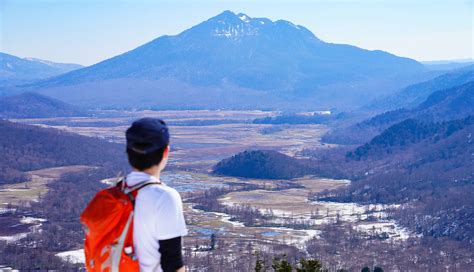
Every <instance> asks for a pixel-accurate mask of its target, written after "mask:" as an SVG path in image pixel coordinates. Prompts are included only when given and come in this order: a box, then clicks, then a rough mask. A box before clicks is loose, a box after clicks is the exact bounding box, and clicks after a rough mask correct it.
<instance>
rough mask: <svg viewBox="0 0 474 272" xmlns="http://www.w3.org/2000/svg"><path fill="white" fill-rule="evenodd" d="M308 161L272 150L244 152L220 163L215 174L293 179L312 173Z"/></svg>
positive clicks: (215, 169)
mask: <svg viewBox="0 0 474 272" xmlns="http://www.w3.org/2000/svg"><path fill="white" fill-rule="evenodd" d="M308 166H309V164H308V162H307V161H303V160H298V159H295V158H292V157H290V156H287V155H285V154H282V153H279V152H277V151H272V150H253V151H244V152H242V153H239V154H236V155H234V156H232V157H231V158H228V159H225V160H222V161H220V162H219V163H218V164H217V165H216V166H215V167H214V173H216V174H222V175H228V176H236V177H245V178H267V179H291V178H295V177H300V176H303V175H305V174H308V173H310V172H311V169H310V167H308Z"/></svg>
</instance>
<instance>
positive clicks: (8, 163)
mask: <svg viewBox="0 0 474 272" xmlns="http://www.w3.org/2000/svg"><path fill="white" fill-rule="evenodd" d="M0 131H2V137H0V154H2V156H1V157H0V184H1V183H11V182H19V181H21V180H24V178H25V176H24V175H23V172H25V171H31V170H36V169H41V168H47V167H57V166H65V165H76V164H82V165H95V166H104V165H108V164H119V163H121V164H125V162H126V161H125V156H124V151H123V148H124V147H123V146H122V145H120V144H115V143H109V142H106V141H103V140H100V139H97V138H91V137H85V136H80V135H77V134H71V133H66V132H63V131H60V130H56V129H50V128H41V127H37V126H30V125H24V124H19V123H13V122H9V121H5V120H0Z"/></svg>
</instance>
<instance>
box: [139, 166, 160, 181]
mask: <svg viewBox="0 0 474 272" xmlns="http://www.w3.org/2000/svg"><path fill="white" fill-rule="evenodd" d="M134 171H136V172H143V173H146V174H148V175H150V176H153V177H155V178H157V179H158V180H160V175H161V171H160V170H159V169H153V168H150V169H145V170H142V171H140V170H137V169H134Z"/></svg>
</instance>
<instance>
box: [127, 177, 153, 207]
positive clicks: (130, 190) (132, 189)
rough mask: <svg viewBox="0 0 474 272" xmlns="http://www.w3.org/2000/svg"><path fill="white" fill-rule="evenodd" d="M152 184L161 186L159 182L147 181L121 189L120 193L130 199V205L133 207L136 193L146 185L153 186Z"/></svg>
mask: <svg viewBox="0 0 474 272" xmlns="http://www.w3.org/2000/svg"><path fill="white" fill-rule="evenodd" d="M122 182H123V183H125V181H122ZM153 184H161V182H160V181H152V180H149V181H145V182H142V183H139V184H137V185H135V186H132V187H125V188H123V190H122V191H123V192H124V193H125V194H126V195H127V196H128V197H129V198H130V200H131V201H132V204H133V205H134V206H135V197H136V196H137V193H138V191H139V190H140V189H142V188H144V187H146V186H148V185H153Z"/></svg>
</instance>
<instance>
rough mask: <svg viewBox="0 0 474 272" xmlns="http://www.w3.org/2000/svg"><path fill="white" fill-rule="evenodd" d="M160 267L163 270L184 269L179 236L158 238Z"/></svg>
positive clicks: (172, 271)
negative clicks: (165, 238)
mask: <svg viewBox="0 0 474 272" xmlns="http://www.w3.org/2000/svg"><path fill="white" fill-rule="evenodd" d="M158 242H159V244H160V248H159V252H160V254H161V268H162V269H163V271H164V272H175V271H179V272H181V271H184V263H183V254H182V249H181V236H179V237H175V238H172V239H167V240H159V241H158Z"/></svg>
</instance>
